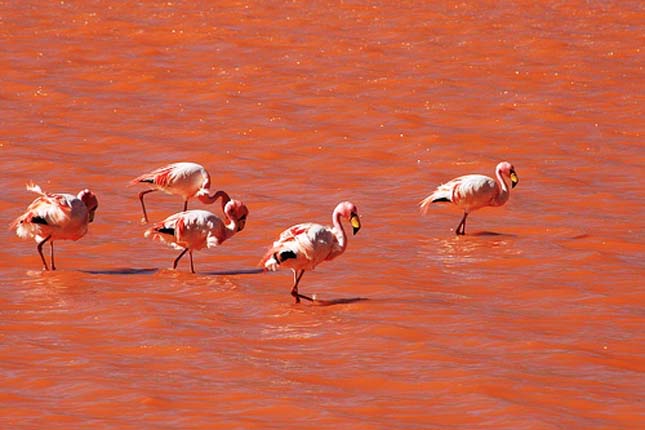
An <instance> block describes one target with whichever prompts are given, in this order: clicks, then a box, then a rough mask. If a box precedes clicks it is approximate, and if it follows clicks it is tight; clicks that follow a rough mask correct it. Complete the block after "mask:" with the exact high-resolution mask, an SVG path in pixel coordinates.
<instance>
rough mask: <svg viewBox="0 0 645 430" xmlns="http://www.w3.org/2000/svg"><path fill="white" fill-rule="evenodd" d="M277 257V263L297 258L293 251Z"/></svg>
mask: <svg viewBox="0 0 645 430" xmlns="http://www.w3.org/2000/svg"><path fill="white" fill-rule="evenodd" d="M279 257H280V258H279V259H278V261H279V262H280V263H282V262H283V261H285V260H288V259H290V258H293V259H296V258H298V255H296V253H295V252H293V251H282V252H281V253H280V255H279Z"/></svg>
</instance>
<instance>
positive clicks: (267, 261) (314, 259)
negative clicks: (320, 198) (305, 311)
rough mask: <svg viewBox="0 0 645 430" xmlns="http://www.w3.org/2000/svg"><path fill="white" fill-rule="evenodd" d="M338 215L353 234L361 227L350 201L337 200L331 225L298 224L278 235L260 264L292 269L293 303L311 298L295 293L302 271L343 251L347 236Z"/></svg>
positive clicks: (269, 268)
mask: <svg viewBox="0 0 645 430" xmlns="http://www.w3.org/2000/svg"><path fill="white" fill-rule="evenodd" d="M341 218H345V219H348V220H349V221H350V224H351V226H352V228H353V233H354V234H356V233H357V232H358V230H359V229H360V227H361V224H360V218H359V216H358V209H357V208H356V206H355V205H354V204H353V203H350V202H341V203H339V204H338V205H337V206H336V208H335V209H334V212H333V214H332V222H333V227H332V226H325V225H321V224H316V223H304V224H297V225H294V226H292V227H289V228H288V229H286V230H285V231H283V232H282V233H281V234H280V237H279V239H278V240H276V241H275V242H274V243H273V246H272V247H271V248H270V249H269V251H268V252H267V253H266V255H265V256H264V257H263V258H262V260H261V261H260V265H262V266H264V267H265V268H266V269H267V270H278V269H279V268H280V267H288V268H290V269H291V270H292V271H293V286H292V288H291V295H292V296H293V297H294V298H295V301H296V303H299V302H300V299H301V298H303V299H306V300H309V301H313V299H312V298H310V297H308V296H304V295H302V294H300V293H298V284H299V282H300V279H301V278H302V275H303V274H304V273H305V270H313V269H314V268H315V267H316V266H317V265H318V264H320V263H322V262H323V261H328V260H333V259H334V258H336V257H338V256H339V255H340V254H342V253H343V252H345V249H346V248H347V235H346V234H345V229H344V228H343V225H342V223H341Z"/></svg>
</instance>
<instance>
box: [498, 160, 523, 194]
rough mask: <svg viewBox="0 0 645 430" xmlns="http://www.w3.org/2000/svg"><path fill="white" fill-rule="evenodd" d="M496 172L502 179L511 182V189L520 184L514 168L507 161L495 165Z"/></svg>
mask: <svg viewBox="0 0 645 430" xmlns="http://www.w3.org/2000/svg"><path fill="white" fill-rule="evenodd" d="M497 171H498V172H499V174H500V175H501V176H502V177H504V178H509V179H510V180H511V187H513V188H515V186H516V185H517V183H518V182H520V178H518V177H517V173H515V167H513V165H512V164H511V163H509V162H508V161H502V162H501V163H499V164H498V165H497Z"/></svg>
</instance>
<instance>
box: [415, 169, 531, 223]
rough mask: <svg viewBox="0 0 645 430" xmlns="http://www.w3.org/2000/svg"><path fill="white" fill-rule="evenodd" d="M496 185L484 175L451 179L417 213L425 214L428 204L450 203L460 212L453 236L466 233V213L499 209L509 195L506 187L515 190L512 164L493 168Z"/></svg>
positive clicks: (423, 202)
mask: <svg viewBox="0 0 645 430" xmlns="http://www.w3.org/2000/svg"><path fill="white" fill-rule="evenodd" d="M495 176H496V177H497V182H496V181H495V180H494V179H493V178H490V177H488V176H484V175H465V176H460V177H458V178H455V179H453V180H451V181H449V182H447V183H445V184H442V185H439V187H437V189H436V190H435V191H434V192H433V193H432V194H430V195H429V196H428V197H426V198H425V199H423V200H421V202H420V203H419V204H420V206H421V213H422V214H424V215H425V214H426V213H427V212H428V209H429V207H430V205H431V204H432V203H436V202H452V203H453V204H454V205H456V206H457V207H458V208H460V209H462V210H463V211H464V216H463V218H462V219H461V222H459V225H458V226H457V229H456V230H455V233H456V234H457V235H464V234H466V218H467V217H468V214H469V213H471V212H473V211H475V210H477V209H481V208H483V207H486V206H502V205H503V204H504V203H506V201H507V200H508V198H509V197H510V195H511V190H510V188H509V182H510V186H511V187H512V188H515V186H516V185H517V183H518V182H519V179H518V177H517V173H515V168H514V167H513V165H512V164H511V163H509V162H507V161H502V162H501V163H499V164H498V165H497V167H496V168H495Z"/></svg>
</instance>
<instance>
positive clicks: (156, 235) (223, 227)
mask: <svg viewBox="0 0 645 430" xmlns="http://www.w3.org/2000/svg"><path fill="white" fill-rule="evenodd" d="M224 194H226V193H224ZM227 197H228V196H227ZM223 206H224V215H225V216H226V218H227V219H226V220H225V221H224V220H221V219H220V218H218V217H217V216H216V215H215V214H213V213H211V212H208V211H204V210H189V211H184V212H179V213H176V214H174V215H171V216H169V217H168V218H166V219H165V220H163V221H162V222H160V223H159V224H157V225H155V226H154V227H151V228H149V229H148V230H146V232H145V233H144V236H145V237H152V238H153V239H159V240H161V241H162V242H165V243H167V244H169V245H170V246H172V247H173V248H176V249H182V251H181V253H180V254H179V256H177V258H175V260H174V261H173V265H172V268H173V269H176V268H177V264H178V263H179V260H180V259H181V258H182V257H183V256H184V255H185V254H186V252H188V254H189V256H190V271H191V272H192V273H195V266H194V264H193V251H195V250H200V249H203V248H213V247H215V246H219V245H221V244H222V243H224V241H226V240H227V239H230V238H231V237H232V236H233V235H235V233H238V232H240V231H242V230H243V229H244V226H245V225H246V218H247V216H248V214H249V210H248V209H247V207H246V205H244V203H242V202H240V201H238V200H228V201H227V203H226V204H224V205H223Z"/></svg>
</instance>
